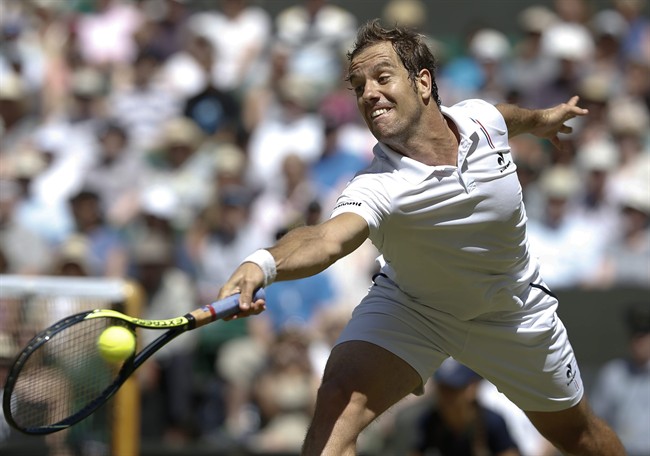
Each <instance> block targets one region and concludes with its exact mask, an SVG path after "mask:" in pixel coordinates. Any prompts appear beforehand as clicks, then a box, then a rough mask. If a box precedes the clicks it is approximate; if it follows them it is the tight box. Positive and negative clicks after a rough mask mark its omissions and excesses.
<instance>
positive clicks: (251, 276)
mask: <svg viewBox="0 0 650 456" xmlns="http://www.w3.org/2000/svg"><path fill="white" fill-rule="evenodd" d="M369 234H370V231H369V229H368V224H367V223H366V221H365V220H364V219H363V218H362V217H361V216H359V215H357V214H353V213H343V214H341V215H338V216H336V217H334V218H332V219H330V220H327V221H326V222H323V223H321V224H319V225H314V226H303V227H299V228H296V229H294V230H291V231H289V233H287V234H286V235H285V236H283V237H282V238H281V239H280V240H279V241H278V242H277V243H276V244H275V245H274V246H273V247H271V248H269V249H267V250H266V252H264V251H262V252H260V258H261V260H262V261H261V263H262V267H261V266H260V265H258V264H257V263H255V262H249V261H245V262H244V263H242V264H241V265H239V267H238V268H237V269H236V270H235V272H233V274H232V275H231V276H230V278H229V279H228V281H227V282H226V283H225V284H224V286H223V287H222V288H221V290H220V292H219V297H218V299H222V298H225V297H227V296H230V295H232V294H234V293H237V292H239V293H241V297H240V300H239V302H240V308H241V310H242V312H241V313H240V314H239V315H238V316H239V317H241V316H248V315H251V314H255V313H259V312H261V311H262V310H264V309H263V305H262V304H261V303H260V302H257V303H251V301H252V296H253V293H254V292H255V291H256V290H257V289H258V288H260V287H262V286H264V283H265V280H266V276H267V275H268V271H267V272H266V273H265V271H264V269H265V268H266V266H269V267H270V268H272V269H275V273H276V274H277V275H276V276H275V279H276V280H294V279H300V278H303V277H308V276H312V275H314V274H317V273H319V272H321V271H323V270H325V269H327V268H328V267H329V266H330V265H332V264H333V263H334V262H335V261H337V260H338V259H340V258H343V257H344V256H346V255H348V254H349V253H351V252H353V251H354V250H356V249H357V247H359V246H360V245H361V244H362V243H363V242H364V241H365V240H366V239H367V237H368V235H369ZM269 254H270V256H269ZM269 261H270V262H271V263H270V264H269V263H268V262H269ZM267 269H268V268H267ZM265 274H266V275H265Z"/></svg>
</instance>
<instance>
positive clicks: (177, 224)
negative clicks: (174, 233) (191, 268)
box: [142, 117, 215, 230]
mask: <svg viewBox="0 0 650 456" xmlns="http://www.w3.org/2000/svg"><path fill="white" fill-rule="evenodd" d="M157 134H158V136H157V141H158V142H157V144H156V146H155V148H153V149H151V150H150V151H149V152H148V154H147V156H146V160H147V163H146V166H145V170H144V175H143V184H142V185H143V187H142V190H143V191H147V189H150V188H158V187H166V188H168V189H169V190H171V192H172V193H173V198H174V200H175V201H177V205H176V214H175V215H174V220H173V225H174V228H175V229H178V230H186V229H188V227H189V226H190V225H191V224H192V222H193V220H194V219H195V217H196V216H197V215H198V214H199V213H200V212H201V211H202V210H203V209H204V208H205V207H206V206H207V205H208V203H209V201H210V198H211V196H212V194H213V193H214V187H215V183H214V172H215V157H214V155H213V153H212V152H213V151H212V150H211V149H210V148H209V147H208V146H209V144H208V143H206V139H205V135H204V134H203V132H202V131H201V129H200V128H199V126H198V125H197V124H196V122H194V121H193V120H192V119H190V118H188V117H174V118H173V119H170V120H168V121H166V122H165V123H164V124H163V128H162V129H161V130H160V131H157Z"/></svg>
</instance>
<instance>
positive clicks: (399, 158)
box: [373, 106, 477, 184]
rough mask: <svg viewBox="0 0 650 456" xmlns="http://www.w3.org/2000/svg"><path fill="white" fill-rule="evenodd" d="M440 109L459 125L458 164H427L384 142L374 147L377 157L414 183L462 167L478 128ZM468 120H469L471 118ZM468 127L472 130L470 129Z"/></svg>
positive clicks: (442, 108) (443, 108) (446, 110)
mask: <svg viewBox="0 0 650 456" xmlns="http://www.w3.org/2000/svg"><path fill="white" fill-rule="evenodd" d="M440 109H441V111H442V113H443V114H444V115H445V116H447V117H449V118H450V119H452V120H453V121H454V123H455V124H456V126H457V127H458V133H459V135H460V144H459V147H458V166H451V165H441V166H429V165H425V164H424V163H421V162H419V161H417V160H413V159H412V158H409V157H406V156H404V155H402V154H400V153H398V152H395V151H394V150H393V149H392V148H391V147H390V146H388V145H386V144H384V143H382V142H378V143H377V145H376V146H375V147H374V149H373V153H374V155H375V156H376V157H377V158H380V159H385V160H388V161H389V162H390V163H391V164H392V166H393V167H394V168H395V170H397V171H398V172H399V173H400V175H402V176H403V177H404V178H405V179H406V180H408V181H409V182H411V183H414V184H418V183H420V182H423V181H425V180H426V179H427V178H429V177H430V176H432V175H433V174H436V173H438V174H440V175H448V174H450V173H451V172H453V171H454V170H456V169H462V165H463V162H464V161H465V159H466V157H467V155H468V151H469V150H470V149H471V148H472V147H471V146H472V144H473V143H474V141H473V140H472V139H471V137H472V134H473V133H474V132H475V131H476V130H477V128H476V127H475V125H474V124H473V123H472V122H463V120H464V119H459V118H458V117H457V116H454V115H452V114H451V112H450V110H449V108H447V107H445V106H441V107H440ZM467 120H468V121H469V119H467ZM468 127H469V128H470V130H471V131H470V130H468ZM468 133H469V134H468Z"/></svg>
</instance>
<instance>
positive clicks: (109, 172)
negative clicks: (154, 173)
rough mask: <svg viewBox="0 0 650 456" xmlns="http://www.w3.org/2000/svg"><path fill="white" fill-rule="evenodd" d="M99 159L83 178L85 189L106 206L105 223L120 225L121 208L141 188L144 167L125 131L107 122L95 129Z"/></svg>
mask: <svg viewBox="0 0 650 456" xmlns="http://www.w3.org/2000/svg"><path fill="white" fill-rule="evenodd" d="M96 137H97V141H98V143H99V147H98V155H97V157H96V158H95V160H94V163H93V164H92V165H91V166H90V168H89V169H88V171H87V172H86V173H85V175H84V183H83V185H85V186H90V185H92V186H93V188H94V189H95V190H96V191H97V192H98V193H99V197H100V200H101V201H102V204H104V205H105V206H104V207H103V208H102V210H103V211H104V212H105V213H106V215H107V219H108V220H109V221H110V222H114V223H116V224H123V223H125V222H126V221H127V220H128V219H127V217H128V215H127V214H124V213H123V212H124V209H122V207H123V206H125V205H126V204H128V201H130V200H132V199H133V198H134V196H135V195H137V192H138V189H140V188H141V187H142V172H143V168H144V163H143V161H142V158H141V157H139V156H138V155H137V154H136V153H135V151H134V150H133V149H132V148H131V145H130V142H129V137H128V133H127V131H126V129H125V128H124V127H122V126H120V125H119V124H118V123H116V122H114V121H113V122H107V123H106V124H104V125H102V126H101V127H99V128H98V129H97V133H96Z"/></svg>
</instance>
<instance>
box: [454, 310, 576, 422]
mask: <svg viewBox="0 0 650 456" xmlns="http://www.w3.org/2000/svg"><path fill="white" fill-rule="evenodd" d="M452 355H453V356H454V357H455V358H456V359H457V360H458V361H460V362H462V363H464V364H467V365H468V366H469V367H471V368H472V369H474V370H475V371H476V372H478V373H479V374H480V375H482V376H483V377H484V378H486V379H487V380H489V381H490V382H492V383H493V384H494V385H496V387H497V388H498V389H499V391H501V392H502V393H504V394H505V395H506V396H507V397H508V398H509V399H510V400H511V401H512V402H514V403H515V404H516V405H517V406H518V407H519V408H521V409H522V410H524V411H538V412H555V411H560V410H565V409H569V408H571V407H573V406H575V405H576V404H578V403H579V401H580V399H581V398H582V396H583V392H584V388H583V384H582V380H581V377H580V370H579V368H578V364H577V361H576V358H575V355H574V351H573V348H572V347H571V344H570V343H569V339H568V335H567V331H566V329H565V327H564V325H563V324H562V322H561V321H560V319H559V317H558V316H557V315H556V314H555V310H554V309H553V308H549V309H547V310H544V311H542V312H539V313H538V314H533V315H530V314H527V315H525V316H521V317H520V318H519V317H518V318H515V319H513V320H511V321H508V322H507V324H504V322H503V321H496V322H492V323H491V322H485V321H483V322H471V329H470V337H469V338H468V343H467V345H466V346H465V347H464V350H463V351H462V353H460V354H455V353H452Z"/></svg>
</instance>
